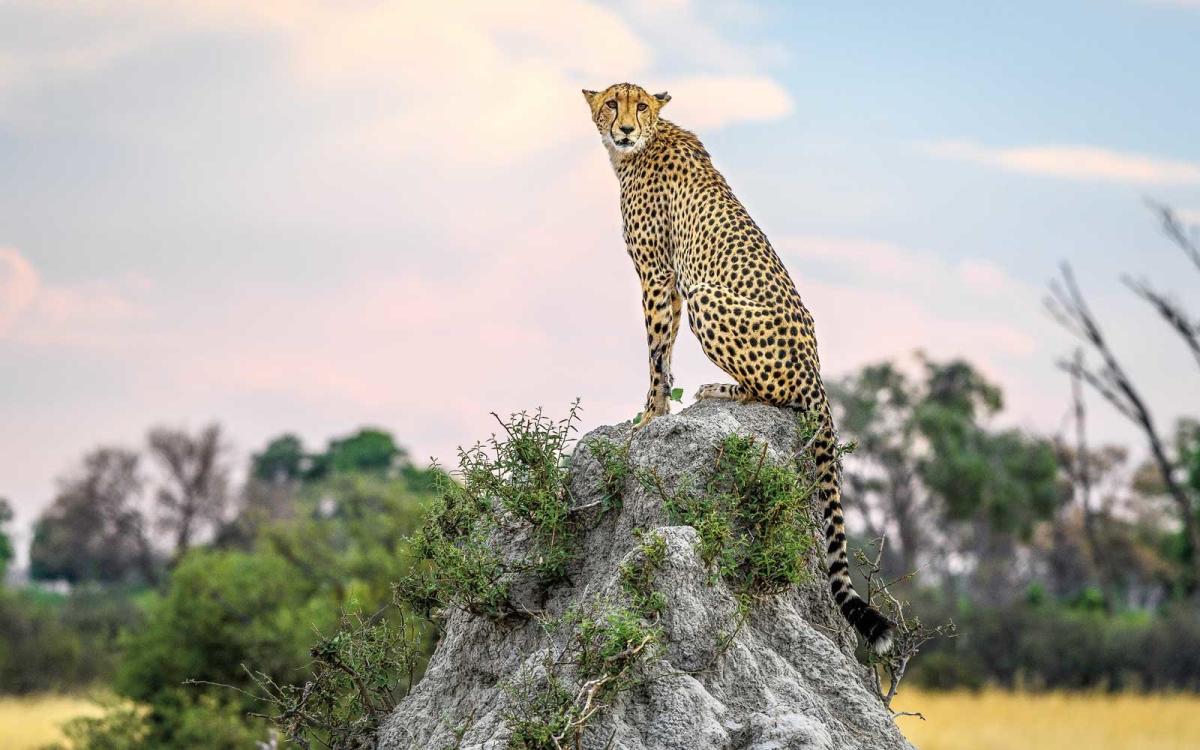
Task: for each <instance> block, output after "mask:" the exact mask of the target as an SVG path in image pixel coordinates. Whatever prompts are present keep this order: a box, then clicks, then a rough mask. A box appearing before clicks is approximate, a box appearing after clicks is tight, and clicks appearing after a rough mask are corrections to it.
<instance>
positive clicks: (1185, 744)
mask: <svg viewBox="0 0 1200 750" xmlns="http://www.w3.org/2000/svg"><path fill="white" fill-rule="evenodd" d="M896 708H897V709H898V710H902V711H921V712H923V713H924V714H925V717H926V720H925V721H921V720H920V719H918V718H915V717H901V718H900V719H898V721H899V722H900V728H901V729H902V730H904V733H905V735H906V736H907V737H908V738H909V739H910V740H911V741H912V743H913V744H914V745H916V746H917V747H918V748H920V750H1017V749H1019V750H1075V749H1076V748H1078V749H1080V750H1083V749H1084V748H1086V750H1141V748H1152V749H1153V750H1185V749H1186V750H1194V749H1195V748H1200V696H1195V695H1180V696H1176V695H1145V696H1143V695H1115V696H1110V695H1102V694H1066V693H1050V694H1044V695H1038V694H1032V693H1009V692H1004V691H1000V690H985V691H983V692H981V693H978V694H972V693H965V692H953V693H925V692H920V691H916V690H905V691H903V693H902V694H901V695H900V696H898V697H897V698H896ZM98 712H99V709H98V708H97V707H96V705H95V704H93V703H91V702H89V701H87V700H86V699H83V698H72V697H63V696H42V697H39V698H3V699H0V748H3V749H4V750H35V748H38V747H41V746H42V745H45V744H46V743H49V742H54V741H55V740H60V739H62V736H61V735H60V734H59V732H58V726H59V725H60V724H62V722H64V721H66V720H67V719H69V718H71V717H73V716H80V715H82V714H96V713H98Z"/></svg>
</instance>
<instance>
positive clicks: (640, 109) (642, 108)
mask: <svg viewBox="0 0 1200 750" xmlns="http://www.w3.org/2000/svg"><path fill="white" fill-rule="evenodd" d="M645 111H646V103H645V102H638V112H645Z"/></svg>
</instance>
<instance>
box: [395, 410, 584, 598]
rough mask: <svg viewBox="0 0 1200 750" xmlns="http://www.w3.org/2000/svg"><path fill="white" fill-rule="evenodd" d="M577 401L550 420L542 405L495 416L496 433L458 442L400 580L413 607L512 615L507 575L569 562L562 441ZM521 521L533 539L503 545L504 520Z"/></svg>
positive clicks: (537, 572) (550, 572) (556, 570)
mask: <svg viewBox="0 0 1200 750" xmlns="http://www.w3.org/2000/svg"><path fill="white" fill-rule="evenodd" d="M578 415H579V406H578V403H576V404H574V405H573V406H572V407H571V409H570V412H569V414H568V416H567V417H566V418H565V419H563V420H560V421H554V420H551V419H550V418H548V417H546V416H545V415H543V414H542V412H541V411H537V412H534V413H532V414H529V413H526V412H521V413H519V414H514V415H512V416H511V417H510V418H509V419H508V420H507V421H501V420H499V418H497V420H498V421H500V425H501V427H502V428H503V430H504V435H503V436H501V437H497V436H494V435H493V436H492V438H491V439H490V440H489V441H488V442H487V443H486V444H481V445H476V446H475V447H474V448H471V449H470V450H460V451H459V466H458V471H457V472H456V473H455V477H456V478H457V479H458V480H459V481H455V480H454V479H451V478H446V479H444V480H442V481H441V482H440V483H439V493H438V497H437V498H436V499H435V500H434V501H433V503H432V504H431V505H430V508H429V512H428V513H427V514H426V517H425V522H424V524H423V525H422V526H421V529H420V531H418V532H417V534H416V535H415V536H414V537H413V540H412V550H413V553H414V556H415V557H417V558H419V559H420V561H421V562H420V563H419V564H418V566H417V567H416V569H415V570H414V572H413V573H412V574H411V575H409V576H407V577H406V578H405V579H403V580H402V581H401V582H400V584H399V585H398V586H397V593H398V595H399V596H400V597H401V599H402V600H404V601H405V602H406V603H407V604H409V605H411V606H412V607H414V608H415V609H416V610H417V611H423V612H427V613H430V612H432V611H433V610H435V609H445V608H449V607H455V608H459V609H463V610H466V611H468V612H471V613H472V614H475V615H480V616H484V617H489V618H491V619H502V618H504V617H508V616H510V615H513V614H514V612H513V609H512V607H511V606H510V604H509V601H508V588H509V585H510V583H511V581H512V578H513V576H515V575H523V574H529V573H531V574H533V575H534V576H535V577H536V578H537V579H538V580H539V581H540V582H542V583H544V584H552V583H555V582H558V581H561V580H562V579H563V578H564V576H565V574H566V568H567V564H568V563H569V562H570V559H571V555H572V553H573V549H574V545H573V541H574V529H573V526H572V522H571V518H570V511H571V498H570V492H569V490H568V488H567V475H568V472H567V464H568V459H567V449H568V447H569V445H570V443H571V440H572V437H571V436H572V434H573V433H574V431H575V429H576V428H575V425H576V422H577V421H578ZM519 527H523V528H526V529H528V530H529V532H530V536H531V539H532V544H531V546H530V549H529V550H528V551H527V552H526V554H524V555H520V556H514V555H511V554H508V553H506V551H504V550H501V549H500V548H499V547H498V545H497V544H496V542H495V540H494V537H495V535H496V533H497V532H498V531H499V530H501V529H510V530H511V529H514V528H519Z"/></svg>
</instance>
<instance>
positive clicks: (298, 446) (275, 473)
mask: <svg viewBox="0 0 1200 750" xmlns="http://www.w3.org/2000/svg"><path fill="white" fill-rule="evenodd" d="M311 463H312V459H311V458H310V457H309V456H308V455H306V454H305V452H304V443H302V442H301V441H300V438H298V437H296V436H295V435H292V434H291V433H288V434H284V435H280V436H279V437H277V438H275V439H274V440H272V441H271V442H269V443H267V447H266V448H265V449H264V450H263V452H262V453H255V454H254V456H253V457H251V459H250V474H251V476H253V477H254V478H255V479H258V480H260V481H263V482H273V483H284V482H295V481H299V480H300V479H301V478H302V477H303V476H304V474H305V472H306V471H307V470H308V468H309V465H310V464H311Z"/></svg>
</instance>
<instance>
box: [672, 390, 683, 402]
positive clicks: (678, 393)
mask: <svg viewBox="0 0 1200 750" xmlns="http://www.w3.org/2000/svg"><path fill="white" fill-rule="evenodd" d="M671 400H672V401H677V402H679V403H681V404H682V403H683V389H682V388H672V389H671Z"/></svg>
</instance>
